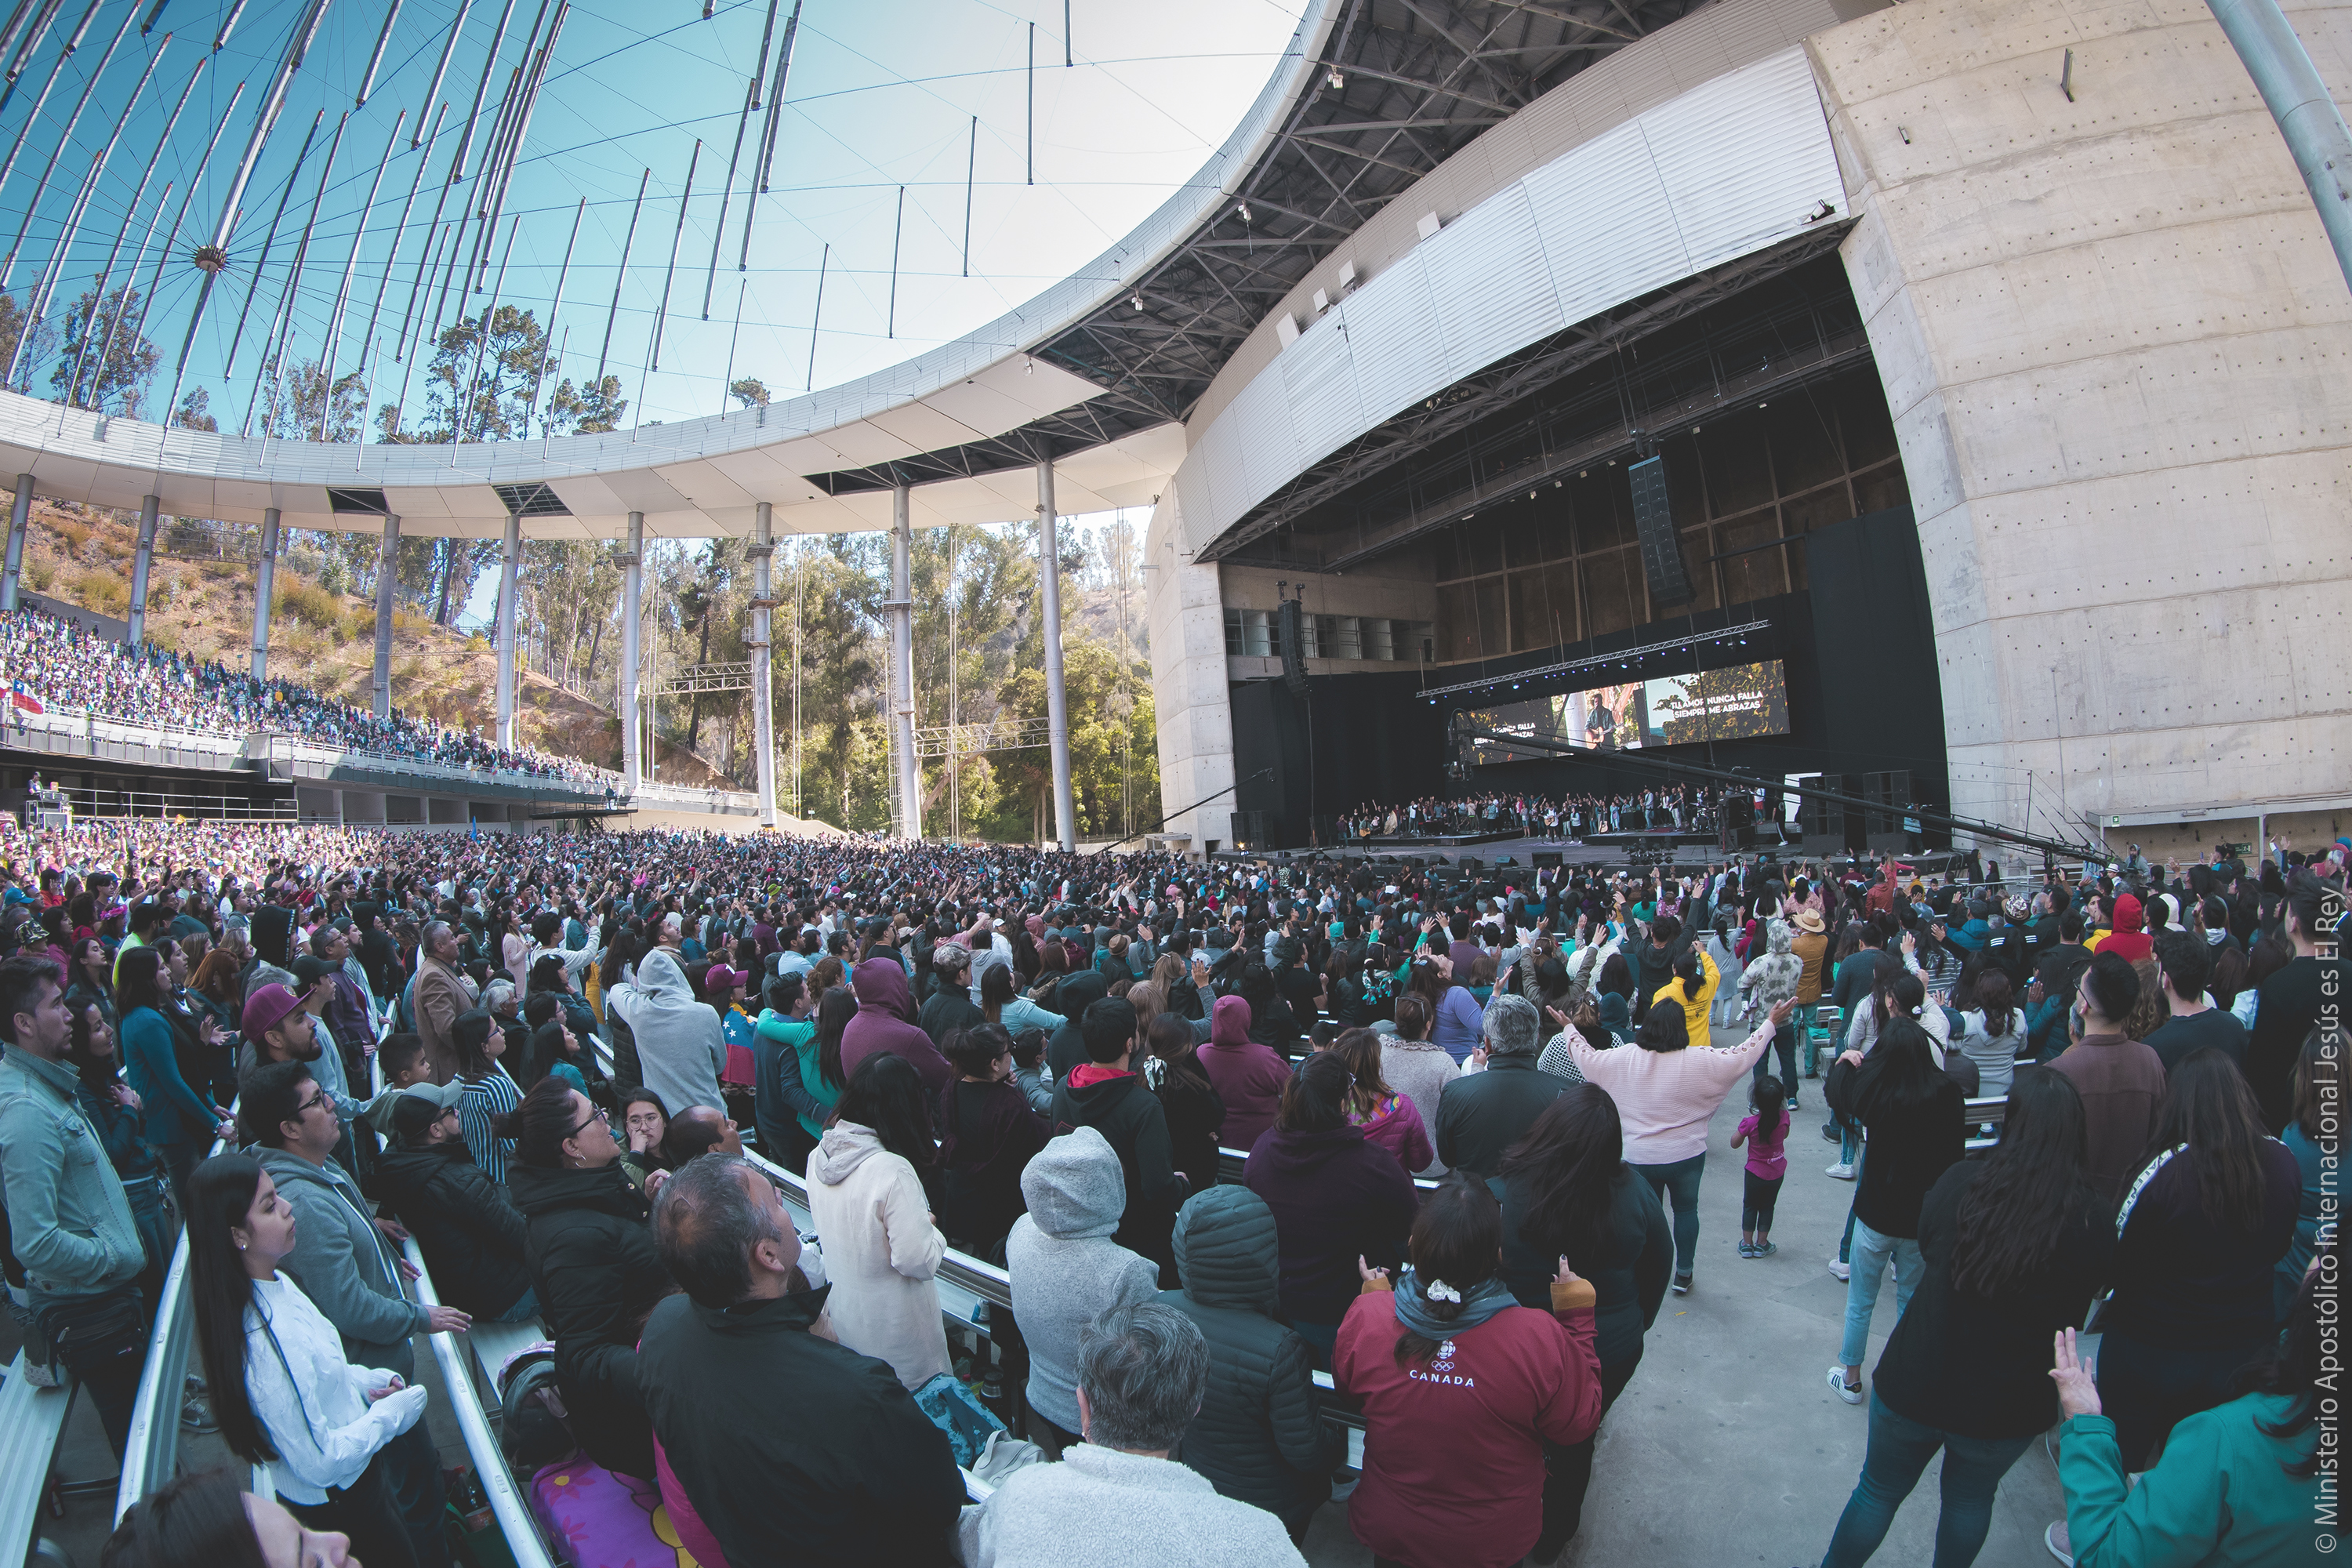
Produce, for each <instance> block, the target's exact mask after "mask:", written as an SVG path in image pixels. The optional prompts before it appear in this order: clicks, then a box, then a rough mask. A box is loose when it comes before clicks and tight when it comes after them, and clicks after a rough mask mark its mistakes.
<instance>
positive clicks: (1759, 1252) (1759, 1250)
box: [1748, 1241, 1780, 1258]
mask: <svg viewBox="0 0 2352 1568" xmlns="http://www.w3.org/2000/svg"><path fill="white" fill-rule="evenodd" d="M1778 1251H1780V1243H1779V1242H1777V1241H1759V1242H1758V1243H1757V1244H1756V1245H1755V1246H1754V1247H1749V1248H1748V1257H1750V1258H1769V1257H1771V1256H1772V1255H1773V1254H1774V1253H1776V1252H1778Z"/></svg>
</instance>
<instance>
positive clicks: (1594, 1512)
mask: <svg viewBox="0 0 2352 1568" xmlns="http://www.w3.org/2000/svg"><path fill="white" fill-rule="evenodd" d="M1738 1038H1739V1037H1738V1035H1737V1034H1735V1033H1734V1032H1733V1031H1729V1030H1718V1031H1717V1036H1716V1040H1717V1044H1718V1045H1732V1044H1736V1043H1738ZM1799 1098H1800V1100H1801V1105H1802V1109H1801V1110H1800V1111H1799V1112H1798V1113H1797V1116H1796V1125H1795V1128H1794V1129H1793V1135H1792V1136H1791V1138H1790V1143H1789V1176H1788V1179H1787V1181H1786V1182H1785V1183H1784V1184H1782V1186H1781V1190H1780V1205H1779V1212H1778V1214H1777V1215H1776V1216H1775V1218H1774V1222H1773V1232H1772V1239H1773V1240H1774V1241H1775V1242H1777V1243H1778V1244H1779V1245H1780V1251H1779V1252H1778V1253H1776V1254H1775V1255H1773V1256H1772V1257H1770V1258H1762V1259H1759V1260H1756V1261H1748V1260H1745V1259H1743V1258H1740V1256H1739V1252H1738V1242H1739V1198H1740V1185H1741V1184H1740V1165H1741V1161H1742V1158H1743V1156H1742V1155H1741V1154H1740V1153H1738V1152H1733V1151H1732V1150H1731V1148H1730V1146H1729V1145H1730V1142H1731V1135H1732V1133H1733V1132H1735V1131H1738V1123H1739V1119H1740V1118H1741V1117H1742V1116H1745V1115H1746V1114H1747V1113H1748V1105H1747V1090H1746V1089H1745V1087H1742V1088H1741V1089H1738V1090H1737V1091H1735V1092H1734V1093H1733V1094H1732V1095H1730V1096H1729V1097H1727V1100H1725V1103H1724V1104H1723V1106H1722V1107H1721V1108H1720V1109H1719V1110H1717V1112H1716V1115H1715V1120H1714V1121H1713V1123H1712V1126H1711V1131H1710V1133H1709V1137H1708V1141H1707V1150H1708V1153H1707V1171H1706V1182H1705V1184H1703V1185H1702V1186H1701V1188H1700V1189H1699V1237H1698V1251H1697V1258H1696V1265H1695V1267H1694V1268H1693V1274H1692V1279H1693V1283H1692V1289H1691V1293H1690V1294H1689V1295H1687V1296H1675V1295H1672V1294H1669V1295H1668V1296H1667V1297H1666V1300H1665V1305H1664V1307H1662V1308H1660V1309H1659V1311H1658V1321H1657V1324H1656V1326H1655V1327H1654V1328H1653V1329H1652V1330H1651V1331H1650V1335H1649V1343H1648V1348H1647V1349H1646V1350H1645V1351H1644V1352H1643V1357H1642V1365H1641V1368H1640V1370H1639V1371H1637V1372H1636V1373H1634V1374H1633V1382H1632V1383H1631V1384H1628V1385H1627V1386H1626V1389H1625V1392H1624V1394H1622V1396H1620V1398H1619V1399H1618V1401H1617V1405H1616V1407H1615V1408H1614V1409H1612V1411H1611V1412H1610V1414H1609V1419H1608V1420H1607V1422H1606V1423H1604V1424H1603V1425H1602V1426H1601V1439H1600V1444H1599V1447H1598V1448H1597V1450H1596V1452H1595V1456H1594V1460H1593V1467H1592V1489H1591V1493H1590V1494H1589V1495H1588V1496H1587V1498H1586V1500H1585V1506H1584V1525H1583V1529H1582V1530H1581V1531H1580V1532H1579V1533H1578V1536H1577V1538H1576V1539H1575V1540H1574V1541H1572V1542H1570V1543H1569V1546H1568V1550H1567V1551H1566V1552H1564V1553H1562V1554H1561V1556H1560V1559H1559V1568H1604V1565H1605V1568H1649V1565H1657V1568H1667V1565H1681V1564H1691V1565H1694V1568H1696V1565H1697V1564H1708V1565H1711V1568H1718V1565H1719V1568H1729V1565H1734V1564H1750V1563H1753V1564H1767V1565H1769V1568H1789V1565H1790V1564H1792V1563H1793V1564H1807V1563H1819V1562H1820V1561H1821V1559H1822V1553H1823V1552H1825V1551H1826V1550H1827V1549H1828V1547H1829V1540H1830V1533H1831V1531H1832V1530H1833V1529H1835V1528H1836V1525H1837V1521H1838V1516H1839V1514H1840V1513H1842V1512H1843V1510H1844V1508H1845V1503H1846V1498H1847V1497H1848V1495H1849V1494H1850V1493H1851V1492H1852V1491H1853V1484H1854V1480H1855V1479H1856V1478H1857V1477H1858V1476H1859V1475H1860V1474H1861V1470H1862V1457H1863V1449H1864V1444H1865V1442H1866V1440H1867V1438H1868V1436H1869V1426H1870V1421H1869V1406H1868V1405H1847V1404H1845V1403H1843V1401H1842V1400H1840V1399H1839V1398H1838V1397H1837V1395H1836V1394H1832V1392H1831V1391H1830V1388H1829V1385H1828V1383H1827V1381H1826V1378H1825V1373H1827V1371H1828V1368H1829V1365H1830V1363H1832V1361H1834V1360H1836V1358H1837V1352H1838V1339H1839V1335H1840V1333H1841V1331H1842V1329H1843V1324H1844V1321H1845V1295H1846V1288H1845V1286H1844V1285H1843V1284H1842V1283H1840V1282H1839V1281H1838V1280H1837V1279H1834V1278H1832V1276H1831V1274H1830V1272H1829V1270H1828V1268H1826V1267H1824V1265H1825V1263H1826V1262H1827V1260H1828V1259H1830V1258H1834V1257H1836V1256H1837V1244H1838V1236H1839V1233H1840V1231H1841V1230H1843V1227H1844V1225H1845V1216H1846V1211H1847V1208H1848V1206H1849V1205H1850V1204H1851V1203H1852V1201H1853V1184H1852V1183H1849V1182H1840V1181H1834V1180H1832V1179H1831V1178H1830V1177H1829V1176H1827V1175H1825V1174H1824V1173H1823V1170H1824V1168H1825V1167H1826V1166H1827V1165H1828V1164H1829V1163H1831V1162H1832V1160H1834V1159H1835V1158H1836V1157H1837V1150H1836V1148H1835V1147H1834V1146H1833V1145H1832V1144H1829V1143H1825V1142H1822V1139H1821V1136H1820V1129H1821V1124H1822V1121H1823V1120H1824V1119H1825V1118H1824V1115H1823V1112H1822V1098H1821V1085H1820V1083H1819V1082H1818V1081H1812V1082H1808V1083H1806V1084H1805V1085H1804V1086H1803V1089H1802V1092H1801V1095H1800V1097H1799ZM1894 1327H1895V1282H1894V1279H1893V1277H1892V1275H1891V1273H1890V1275H1889V1277H1888V1279H1887V1280H1886V1282H1885V1285H1884V1286H1883V1287H1882V1288H1881V1289H1880V1292H1879V1299H1878V1306H1877V1308H1876V1310H1874V1312H1873V1313H1872V1318H1871V1336H1870V1352H1869V1353H1868V1355H1866V1356H1865V1357H1864V1360H1863V1381H1864V1386H1865V1387H1866V1386H1868V1384H1869V1382H1870V1375H1871V1373H1872V1370H1873V1369H1874V1368H1875V1367H1876V1365H1877V1364H1878V1358H1879V1355H1880V1353H1881V1352H1884V1351H1885V1348H1886V1336H1887V1335H1888V1333H1889V1332H1891V1331H1893V1329H1894ZM1939 1473H1940V1461H1937V1462H1936V1463H1931V1464H1930V1465H1929V1466H1928V1468H1927V1472H1926V1473H1925V1474H1924V1475H1923V1476H1921V1478H1920V1481H1919V1486H1918V1489H1916V1490H1915V1491H1914V1492H1913V1493H1912V1494H1911V1496H1910V1498H1909V1499H1908V1500H1906V1502H1905V1504H1904V1506H1903V1510H1902V1511H1901V1512H1900V1513H1898V1514H1897V1515H1896V1516H1895V1527H1894V1529H1893V1530H1892V1531H1889V1532H1888V1534H1887V1537H1886V1541H1885V1544H1884V1545H1882V1546H1881V1547H1880V1548H1879V1550H1878V1553H1877V1556H1876V1557H1875V1558H1874V1562H1878V1563H1894V1564H1926V1563H1929V1562H1932V1561H1933V1560H1934V1557H1935V1539H1936V1517H1937V1476H1938V1474H1939ZM2064 1513H2065V1504H2064V1501H2063V1497H2062V1495H2061V1493H2060V1491H2059V1488H2058V1473H2057V1468H2056V1467H2055V1466H2054V1465H2053V1464H2052V1462H2051V1459H2050V1457H2049V1453H2048V1451H2047V1449H2046V1448H2045V1447H2044V1446H2043V1445H2042V1444H2039V1443H2037V1444H2035V1445H2034V1446H2033V1447H2031V1448H2029V1449H2028V1450H2027V1451H2026V1454H2025V1457H2024V1458H2021V1459H2020V1460H2019V1461H2018V1462H2017V1464H2016V1465H2015V1466H2014V1467H2013V1468H2011V1470H2010V1472H2009V1474H2008V1475H2007V1476H2006V1477H2005V1478H2004V1479H2002V1481H2001V1486H2000V1495H1999V1497H1998V1499H1997V1500H1996V1501H1995V1503H1994V1505H1993V1518H1992V1532H1991V1534H1990V1535H1989V1536H1988V1537H1987V1538H1986V1541H1985V1546H1984V1551H1983V1552H1982V1553H1981V1554H1980V1555H1979V1557H1978V1559H1977V1562H1978V1563H1979V1564H1980V1565H1982V1568H2042V1565H2050V1564H2053V1563H2054V1559H2053V1558H2052V1557H2051V1556H2050V1554H2049V1552H2047V1551H2046V1550H2045V1549H2044V1548H2043V1546H2042V1528H2043V1527H2044V1526H2045V1525H2047V1524H2048V1523H2050V1521H2053V1520H2055V1519H2060V1518H2063V1517H2064ZM1307 1561H1308V1562H1309V1563H1314V1564H1315V1565H1316V1568H1363V1565H1366V1564H1369V1563H1370V1562H1371V1553H1370V1552H1368V1551H1366V1550H1365V1549H1364V1548H1363V1547H1362V1546H1360V1545H1359V1544H1358V1543H1357V1542H1356V1539H1355V1537H1354V1536H1353V1535H1352V1534H1350V1533H1349V1530H1348V1523H1347V1514H1346V1510H1345V1509H1344V1507H1343V1506H1339V1505H1334V1506H1332V1507H1329V1508H1326V1509H1324V1510H1322V1511H1321V1512H1320V1513H1318V1515H1317V1516H1316V1519H1315V1522H1314V1524H1313V1526H1312V1527H1311V1528H1310V1529H1309V1531H1308V1532H1307Z"/></svg>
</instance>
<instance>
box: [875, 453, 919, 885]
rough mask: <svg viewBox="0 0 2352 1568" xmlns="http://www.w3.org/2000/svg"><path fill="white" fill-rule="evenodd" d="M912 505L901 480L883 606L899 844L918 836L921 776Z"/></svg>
mask: <svg viewBox="0 0 2352 1568" xmlns="http://www.w3.org/2000/svg"><path fill="white" fill-rule="evenodd" d="M913 501H914V490H913V489H912V488H911V487H909V486H908V484H907V483H906V482H905V481H904V480H900V481H899V482H898V484H896V485H893V486H892V487H891V488H890V596H889V597H888V598H887V599H885V600H884V601H883V602H882V607H883V609H884V610H885V611H886V612H887V614H888V616H889V617H890V752H891V761H892V763H894V764H896V767H897V772H898V777H897V779H896V780H895V783H896V784H897V785H898V836H899V837H902V838H920V837H922V836H923V795H922V770H921V768H920V767H919V766H918V765H917V763H916V761H915V597H914V589H913V584H912V583H911V580H910V579H911V574H912V560H911V557H912V555H913V553H914V544H915V528H914V506H913Z"/></svg>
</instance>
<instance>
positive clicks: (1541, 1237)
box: [1486, 1083, 1675, 1562]
mask: <svg viewBox="0 0 2352 1568" xmlns="http://www.w3.org/2000/svg"><path fill="white" fill-rule="evenodd" d="M1486 1186H1487V1189H1488V1190H1489V1191H1490V1192H1492V1193H1493V1194H1495V1196H1496V1198H1498V1199H1500V1200H1501V1201H1502V1205H1503V1283H1504V1284H1506V1285H1507V1286H1509V1287H1510V1288H1511V1294H1512V1295H1514V1296H1516V1297H1517V1299H1518V1302H1519V1305H1521V1306H1523V1307H1535V1308H1537V1309H1538V1310H1549V1305H1550V1300H1551V1298H1550V1289H1551V1280H1552V1278H1553V1276H1554V1274H1555V1273H1556V1272H1557V1271H1558V1268H1559V1259H1560V1258H1563V1257H1565V1258H1567V1259H1568V1261H1569V1265H1570V1268H1574V1269H1575V1270H1576V1272H1577V1275H1578V1277H1579V1278H1580V1279H1589V1280H1591V1283H1592V1289H1593V1292H1594V1295H1595V1297H1596V1300H1595V1301H1594V1304H1593V1320H1592V1330H1593V1337H1592V1350H1593V1354H1594V1355H1595V1356H1596V1357H1597V1358H1598V1359H1599V1361H1600V1363H1601V1418H1602V1419H1603V1420H1606V1419H1607V1418H1608V1415H1609V1410H1610V1407H1611V1406H1612V1405H1615V1404H1616V1403H1617V1396H1618V1395H1619V1394H1622V1393H1624V1392H1625V1385H1626V1384H1628V1383H1629V1382H1631V1381H1632V1380H1633V1370H1634V1368H1636V1367H1638V1366H1640V1365H1641V1364H1642V1336H1643V1334H1645V1333H1647V1332H1648V1331H1649V1330H1650V1328H1651V1326H1652V1325H1653V1324H1654V1323H1655V1322H1656V1321H1658V1306H1659V1304H1660V1303H1661V1302H1663V1301H1664V1300H1665V1299H1666V1279H1667V1277H1668V1276H1669V1275H1670V1274H1671V1273H1672V1272H1673V1270H1674V1262H1675V1237H1674V1229H1673V1227H1672V1226H1669V1225H1668V1224H1667V1223H1666V1210H1665V1205H1664V1204H1662V1203H1660V1202H1659V1201H1658V1194H1657V1191H1656V1189H1655V1188H1654V1187H1652V1186H1651V1185H1650V1184H1649V1183H1647V1182H1645V1181H1643V1180H1642V1179H1641V1177H1640V1176H1638V1175H1637V1174H1635V1173H1634V1171H1633V1167H1632V1166H1631V1165H1628V1164H1626V1163H1625V1133H1624V1124H1623V1122H1622V1121H1621V1120H1620V1118H1619V1116H1618V1113H1617V1102H1616V1101H1615V1100H1612V1099H1611V1098H1610V1097H1609V1091H1608V1090H1607V1089H1602V1088H1601V1086H1600V1085H1599V1084H1594V1083H1580V1084H1578V1085H1577V1086H1576V1087H1574V1088H1573V1089H1570V1090H1569V1091H1568V1092H1567V1093H1565V1094H1563V1095H1561V1096H1560V1097H1559V1099H1557V1100H1553V1101H1552V1102H1551V1103H1550V1104H1549V1105H1548V1106H1546V1107H1545V1108H1544V1110H1543V1113H1542V1114H1541V1115H1539V1116H1538V1117H1537V1118H1536V1120H1535V1122H1534V1124H1533V1125H1532V1126H1530V1127H1529V1128H1528V1131H1527V1135H1526V1136H1525V1137H1523V1138H1521V1139H1520V1140H1519V1142H1517V1143H1516V1144H1514V1145H1512V1147H1511V1149H1510V1150H1509V1152H1507V1153H1506V1154H1505V1155H1504V1156H1503V1165H1502V1173H1501V1174H1500V1175H1498V1176H1496V1177H1494V1178H1493V1179H1491V1180H1490V1181H1488V1182H1487V1184H1486ZM1598 1436H1599V1434H1598V1433H1595V1434H1594V1436H1593V1437H1587V1438H1586V1439H1585V1440H1584V1441H1583V1442H1581V1443H1575V1444H1570V1445H1568V1446H1566V1447H1560V1446H1558V1445H1555V1444H1551V1443H1547V1444H1545V1445H1544V1469H1545V1482H1544V1513H1543V1533H1542V1535H1541V1536H1539V1537H1538V1539H1537V1542H1536V1557H1537V1560H1538V1562H1548V1561H1549V1560H1550V1557H1551V1556H1555V1555H1557V1554H1558V1553H1559V1550H1560V1549H1561V1548H1562V1547H1563V1546H1565V1545H1566V1544H1567V1542H1569V1541H1570V1540H1572V1539H1573V1538H1574V1537H1575V1535H1576V1532H1577V1531H1578V1529H1579V1528H1580V1526H1581V1524H1582V1522H1583V1518H1584V1494H1585V1492H1586V1490H1587V1489H1589V1488H1590V1487H1591V1482H1592V1448H1593V1442H1594V1439H1595V1438H1596V1437H1598Z"/></svg>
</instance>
